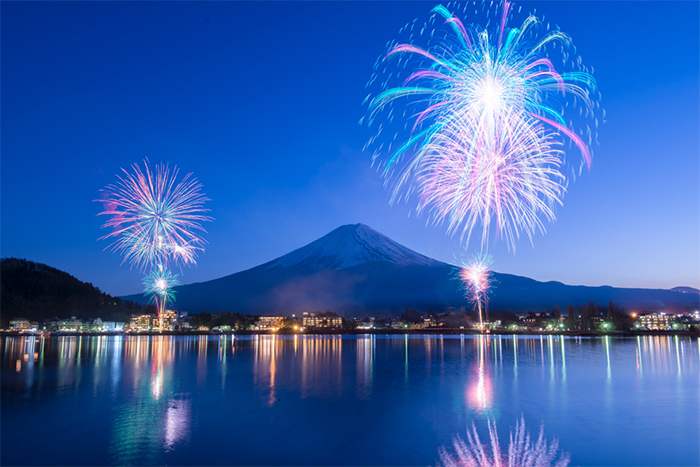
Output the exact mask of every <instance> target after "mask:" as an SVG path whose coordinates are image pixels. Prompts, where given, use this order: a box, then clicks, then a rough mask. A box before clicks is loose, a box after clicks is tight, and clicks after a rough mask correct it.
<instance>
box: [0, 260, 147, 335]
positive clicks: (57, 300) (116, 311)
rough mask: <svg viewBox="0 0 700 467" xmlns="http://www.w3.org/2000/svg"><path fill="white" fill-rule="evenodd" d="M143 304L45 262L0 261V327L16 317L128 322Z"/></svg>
mask: <svg viewBox="0 0 700 467" xmlns="http://www.w3.org/2000/svg"><path fill="white" fill-rule="evenodd" d="M140 309H141V307H140V306H139V305H136V304H134V303H129V302H126V303H125V302H123V301H122V300H121V299H119V298H115V297H112V296H110V295H108V294H106V293H103V292H102V291H100V289H98V288H97V287H95V286H93V285H92V284H90V283H88V282H82V281H80V280H78V279H76V278H75V277H73V276H71V275H70V274H68V273H66V272H63V271H60V270H58V269H55V268H52V267H50V266H47V265H45V264H41V263H35V262H33V261H27V260H26V259H18V258H3V259H2V261H0V310H2V313H1V314H0V318H1V319H0V326H2V327H3V328H5V327H7V325H8V323H9V321H10V320H11V319H13V318H26V319H28V320H30V321H38V322H41V321H42V320H44V319H50V318H54V317H59V318H70V317H71V316H76V317H78V318H98V317H99V318H102V319H113V320H117V321H128V319H129V316H130V314H131V313H132V312H135V311H134V310H140Z"/></svg>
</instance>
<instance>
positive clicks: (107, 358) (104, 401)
mask: <svg viewBox="0 0 700 467" xmlns="http://www.w3.org/2000/svg"><path fill="white" fill-rule="evenodd" d="M0 355H2V366H1V369H0V370H1V376H2V378H1V384H2V406H1V408H2V416H1V423H2V426H1V428H2V431H1V437H2V438H1V441H2V445H1V448H2V451H1V454H0V463H1V464H2V465H153V464H167V465H387V466H389V465H434V464H435V463H436V462H437V460H438V448H439V447H440V446H444V445H449V444H450V443H451V440H452V439H453V437H454V436H455V435H457V434H462V435H463V434H464V433H465V430H466V429H467V428H468V427H470V426H471V424H472V423H474V424H475V425H476V427H477V429H478V430H479V431H480V432H481V433H485V429H486V421H487V419H488V418H493V419H495V420H496V422H497V425H498V430H499V433H500V436H501V437H502V438H504V439H507V437H508V432H509V430H510V429H512V427H513V426H514V424H515V421H516V418H518V417H520V415H521V414H522V415H523V416H524V418H525V421H526V424H527V425H528V426H529V429H530V431H531V432H533V434H536V432H538V431H539V426H540V425H541V424H542V423H544V427H545V434H546V436H547V437H548V438H552V437H555V436H556V437H557V438H558V439H559V444H560V447H561V449H562V450H564V451H566V452H568V453H570V454H571V463H572V465H586V466H592V465H640V466H642V465H643V466H650V465H700V448H699V444H700V442H699V440H700V341H699V340H698V339H697V338H688V337H638V338H626V339H617V338H595V339H586V338H563V337H523V336H521V337H512V336H503V337H476V336H475V337H472V336H245V337H233V336H222V337H218V336H196V337H161V336H158V337H145V336H141V337H139V336H132V337H51V338H35V337H23V338H1V339H0Z"/></svg>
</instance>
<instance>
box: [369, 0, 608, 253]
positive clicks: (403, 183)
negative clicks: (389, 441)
mask: <svg viewBox="0 0 700 467" xmlns="http://www.w3.org/2000/svg"><path fill="white" fill-rule="evenodd" d="M498 6H499V5H496V7H497V8H496V10H494V11H491V9H489V13H497V14H498V16H497V17H495V18H494V19H493V20H490V21H491V22H492V24H494V25H495V27H492V28H489V22H487V23H486V27H480V26H477V25H475V24H469V25H467V26H465V24H464V23H462V21H461V20H460V19H459V18H458V17H456V16H454V15H452V13H450V12H449V11H448V10H447V8H445V7H443V6H438V7H436V8H434V9H433V12H434V15H433V16H432V17H431V19H430V21H429V23H426V24H425V25H424V26H423V28H422V29H421V32H420V33H417V27H416V23H415V22H414V23H413V24H412V25H410V27H409V26H407V30H408V29H410V32H411V35H410V38H409V41H410V42H414V41H415V39H416V38H425V36H426V35H427V34H424V32H425V31H426V30H427V31H428V34H429V38H428V39H427V42H428V47H425V48H423V47H419V46H417V45H414V43H401V44H396V43H393V44H390V45H389V46H388V52H387V54H386V55H385V56H384V57H383V58H382V59H381V60H380V61H379V62H378V64H377V69H378V71H377V73H376V74H375V75H373V76H372V78H371V79H370V82H369V83H368V87H369V86H372V85H377V86H379V87H380V91H379V92H376V93H370V95H368V97H367V99H366V102H367V103H368V107H369V109H368V114H367V116H366V119H367V124H368V126H370V127H374V128H376V133H375V134H374V136H372V137H371V138H370V140H369V141H368V147H372V148H373V149H374V154H373V157H374V161H375V162H377V161H384V162H383V164H382V165H383V174H384V176H385V178H386V180H387V182H388V183H391V184H393V188H392V193H391V199H392V202H396V201H398V200H401V199H404V200H406V199H408V198H409V197H410V196H411V195H412V194H413V193H417V194H418V197H419V199H420V201H419V202H418V206H417V210H418V211H419V212H423V211H427V212H428V213H429V215H430V218H431V219H432V220H433V222H435V223H446V224H447V228H448V232H449V233H450V234H455V233H458V232H459V235H460V239H461V241H463V242H465V243H466V244H468V243H469V241H470V238H471V234H472V231H473V230H474V229H475V228H476V226H477V224H481V226H482V233H481V236H482V251H483V249H484V247H485V246H487V245H488V238H489V235H490V228H492V227H493V228H494V229H495V234H496V237H497V238H503V239H504V240H505V241H506V243H507V244H508V247H509V249H513V250H515V244H516V241H517V240H518V239H519V238H520V236H521V235H526V236H527V237H528V238H530V240H532V238H533V235H534V234H535V233H536V232H542V233H543V232H544V221H550V222H551V221H553V220H554V216H555V214H554V206H556V205H560V204H561V199H562V197H563V195H564V193H565V191H566V190H565V186H566V183H567V177H565V176H564V174H563V172H562V169H563V168H564V165H565V159H564V156H565V152H566V151H565V146H567V144H569V145H570V143H573V145H574V146H575V147H577V148H578V150H579V151H580V153H581V156H582V161H583V163H585V165H586V166H588V167H589V168H590V165H591V151H590V145H591V144H592V142H593V136H594V132H593V130H591V128H590V126H588V127H587V128H586V131H585V132H584V130H583V129H582V128H580V129H579V128H576V129H574V128H575V127H576V125H574V122H573V120H572V119H576V121H577V123H578V122H579V121H581V120H588V121H589V122H590V121H595V125H596V127H597V124H598V120H597V118H598V117H597V115H596V114H597V111H599V110H600V106H599V103H598V101H597V91H596V90H595V81H594V80H593V78H592V76H591V75H590V74H589V73H587V72H586V70H585V69H583V71H581V68H582V66H581V67H579V68H576V69H572V70H570V71H567V72H559V71H557V69H556V67H555V65H554V63H553V61H552V57H553V56H555V55H557V54H556V53H555V52H557V50H559V54H558V55H557V57H559V58H561V59H562V62H563V63H564V64H565V65H567V66H571V67H572V68H573V67H575V66H577V65H576V64H577V63H578V62H577V61H574V60H571V59H570V57H569V55H568V53H569V52H568V51H569V49H570V48H572V47H573V46H572V45H571V41H570V38H569V37H568V36H567V35H566V34H564V33H562V32H561V31H559V30H556V29H555V30H552V31H549V30H548V29H549V27H548V26H547V31H545V32H544V33H542V32H541V29H543V26H542V23H541V22H540V20H539V19H538V18H536V17H535V16H533V15H530V16H528V17H527V18H526V19H525V20H524V21H523V23H522V24H521V26H520V27H513V28H509V27H507V23H508V19H509V16H511V13H512V10H513V9H512V8H511V4H510V3H509V2H503V3H502V4H500V9H499V8H498ZM465 8H466V7H465ZM440 23H444V24H445V25H446V27H447V31H446V32H445V35H444V36H442V35H440V34H439V31H441V29H440V28H439V26H440ZM436 32H438V33H437V34H436ZM550 55H551V57H550ZM579 62H580V60H579ZM572 63H573V65H572ZM380 67H383V69H380ZM404 71H405V72H406V75H407V76H406V77H405V78H401V75H402V74H403V73H404ZM373 94H374V95H373ZM565 110H566V112H565ZM576 111H578V113H580V114H581V117H578V116H576V115H574V114H573V112H576ZM584 111H585V115H584ZM399 115H402V117H403V118H401V119H399V118H396V117H398V116H399ZM382 116H383V117H385V118H381V117H382ZM567 118H568V119H569V121H568V123H567ZM395 119H396V120H397V122H394V120H395ZM401 124H403V128H401ZM584 133H586V135H587V136H588V139H589V140H588V142H586V141H584V139H583V137H582V136H581V135H583V134H584ZM387 135H388V136H387Z"/></svg>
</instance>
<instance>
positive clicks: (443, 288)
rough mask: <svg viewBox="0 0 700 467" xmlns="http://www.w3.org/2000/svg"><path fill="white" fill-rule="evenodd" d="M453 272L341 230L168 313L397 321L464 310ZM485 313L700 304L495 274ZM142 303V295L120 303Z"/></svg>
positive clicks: (352, 229)
mask: <svg viewBox="0 0 700 467" xmlns="http://www.w3.org/2000/svg"><path fill="white" fill-rule="evenodd" d="M455 273H456V268H455V267H454V266H452V265H449V264H446V263H443V262H441V261H437V260H434V259H431V258H428V257H426V256H423V255H421V254H419V253H416V252H415V251H412V250H410V249H408V248H406V247H404V246H402V245H400V244H399V243H397V242H395V241H393V240H391V239H390V238H388V237H386V236H384V235H382V234H380V233H379V232H377V231H375V230H373V229H372V228H370V227H368V226H366V225H363V224H355V225H344V226H341V227H339V228H337V229H335V230H334V231H332V232H330V233H329V234H327V235H325V236H323V237H321V238H320V239H318V240H316V241H314V242H312V243H310V244H308V245H306V246H304V247H302V248H299V249H297V250H294V251H292V252H291V253H288V254H286V255H284V256H281V257H280V258H277V259H275V260H272V261H270V262H268V263H265V264H262V265H260V266H256V267H254V268H252V269H248V270H246V271H242V272H238V273H236V274H232V275H229V276H225V277H222V278H219V279H215V280H211V281H207V282H201V283H194V284H189V285H183V286H180V287H177V288H176V289H175V290H176V303H175V307H176V308H177V309H179V310H185V311H190V312H201V311H208V312H213V311H234V312H242V313H252V314H265V313H284V314H291V313H297V314H299V313H301V312H303V311H325V310H331V311H336V312H339V313H342V314H343V315H345V316H367V315H374V316H382V315H397V314H399V313H400V312H401V311H403V310H404V309H405V308H414V309H418V310H421V311H427V310H430V309H432V310H435V311H442V310H445V309H447V308H448V307H463V306H464V307H470V304H469V303H468V301H467V300H466V299H465V298H464V293H463V292H462V290H461V285H460V283H459V281H458V280H456V278H455ZM493 277H494V283H495V285H494V287H493V293H492V296H491V299H490V308H491V309H498V310H503V311H513V312H518V311H528V310H531V311H548V310H551V309H552V308H553V307H554V305H559V306H560V307H561V308H562V309H566V306H567V305H568V304H569V303H572V304H574V305H579V304H583V303H588V302H589V301H593V302H596V303H599V304H601V305H607V303H608V301H610V300H612V301H613V302H615V303H618V304H620V305H623V306H626V307H639V308H648V309H654V308H660V307H680V308H687V307H691V306H695V307H697V306H698V301H699V299H700V297H698V296H693V295H691V294H686V293H680V292H673V291H669V290H660V289H622V288H613V287H607V286H604V287H585V286H569V285H565V284H562V283H560V282H538V281H535V280H533V279H529V278H527V277H521V276H515V275H512V274H501V273H494V274H493ZM125 298H127V299H130V300H135V301H139V302H143V301H144V298H143V296H141V295H132V296H129V297H125Z"/></svg>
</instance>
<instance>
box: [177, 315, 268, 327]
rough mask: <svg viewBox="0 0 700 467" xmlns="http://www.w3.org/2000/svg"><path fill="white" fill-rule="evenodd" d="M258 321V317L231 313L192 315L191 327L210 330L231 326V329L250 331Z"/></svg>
mask: <svg viewBox="0 0 700 467" xmlns="http://www.w3.org/2000/svg"><path fill="white" fill-rule="evenodd" d="M257 320H258V317H257V316H251V315H244V314H241V313H231V312H228V311H223V312H218V313H205V312H203V313H197V314H193V315H191V317H190V326H192V327H193V328H195V329H197V328H199V327H202V326H204V327H207V328H209V329H211V328H213V327H216V326H219V327H221V326H231V329H249V328H251V327H253V326H254V325H255V323H256V322H257Z"/></svg>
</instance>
